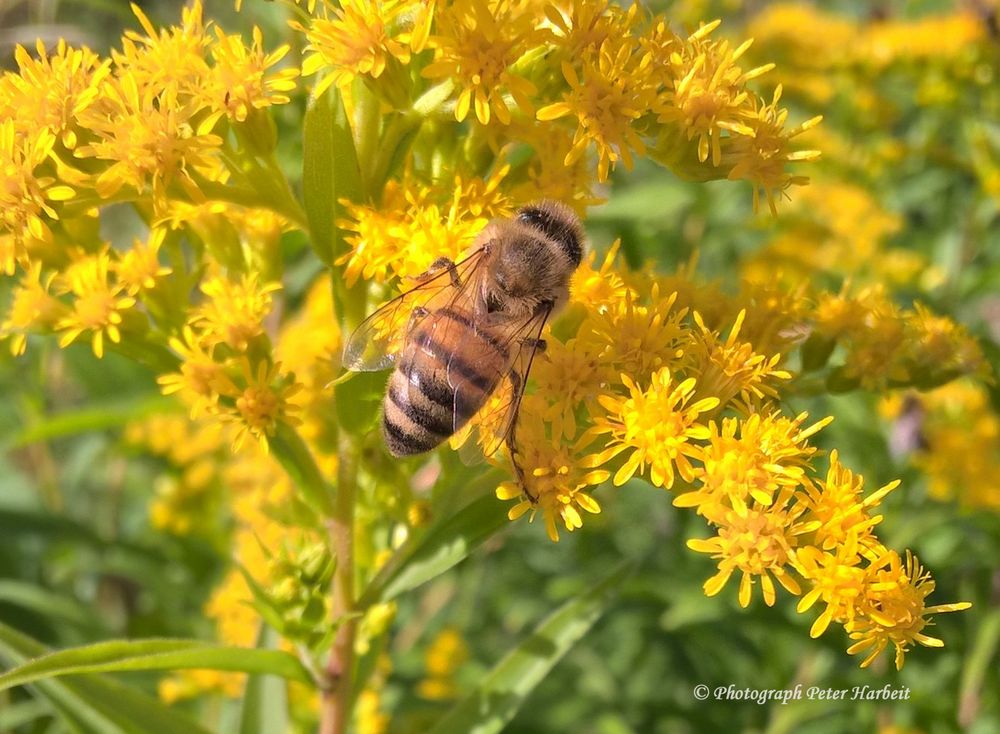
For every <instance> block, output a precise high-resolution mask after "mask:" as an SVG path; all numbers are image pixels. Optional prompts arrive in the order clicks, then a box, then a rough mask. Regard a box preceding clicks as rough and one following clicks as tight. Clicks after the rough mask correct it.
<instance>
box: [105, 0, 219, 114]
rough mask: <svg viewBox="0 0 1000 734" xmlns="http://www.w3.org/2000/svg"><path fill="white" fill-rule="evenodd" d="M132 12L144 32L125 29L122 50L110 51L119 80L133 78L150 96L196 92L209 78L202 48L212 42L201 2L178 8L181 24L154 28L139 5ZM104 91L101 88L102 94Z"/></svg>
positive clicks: (197, 0) (199, 0)
mask: <svg viewBox="0 0 1000 734" xmlns="http://www.w3.org/2000/svg"><path fill="white" fill-rule="evenodd" d="M132 12H133V13H135V17H136V18H137V19H138V21H139V25H141V26H142V29H143V31H145V35H143V34H142V33H138V32H136V31H126V32H125V36H124V37H123V38H122V48H121V51H112V52H111V57H112V59H114V62H115V66H116V67H117V76H118V77H119V79H124V78H132V79H134V80H136V81H137V82H139V83H140V84H141V86H142V88H143V90H144V92H148V93H149V94H150V95H151V96H155V95H158V94H159V93H161V92H164V91H167V90H169V91H170V95H169V97H168V99H176V98H177V97H178V96H181V95H188V94H194V93H196V92H197V91H198V90H199V89H200V88H201V85H202V83H203V80H204V79H206V78H207V77H208V63H207V62H206V61H205V49H206V48H208V46H209V45H210V44H211V38H210V37H209V35H208V33H207V32H206V31H207V25H206V24H205V22H204V20H203V13H202V2H201V0H194V1H193V2H192V3H191V4H190V5H189V6H187V7H185V8H184V9H183V10H182V11H181V24H180V25H179V26H171V27H169V28H162V29H160V30H159V31H157V29H156V27H155V26H154V25H153V24H152V23H151V22H150V21H149V18H148V17H146V14H145V13H144V12H142V9H141V8H139V6H138V5H136V4H134V3H133V4H132ZM105 93H106V91H104V90H102V96H103V94H105Z"/></svg>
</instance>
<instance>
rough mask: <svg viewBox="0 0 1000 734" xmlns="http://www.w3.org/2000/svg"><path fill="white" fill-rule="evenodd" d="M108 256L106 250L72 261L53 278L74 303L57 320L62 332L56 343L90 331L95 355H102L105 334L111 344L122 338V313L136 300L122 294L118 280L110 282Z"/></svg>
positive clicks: (73, 339) (71, 341) (62, 344)
mask: <svg viewBox="0 0 1000 734" xmlns="http://www.w3.org/2000/svg"><path fill="white" fill-rule="evenodd" d="M110 273H111V258H110V255H109V253H108V250H107V249H105V250H103V251H101V252H99V253H96V254H94V255H87V256H84V257H82V258H80V259H78V260H77V261H76V262H74V263H72V264H71V265H70V266H69V268H67V269H66V271H64V272H63V273H62V274H61V275H60V277H59V278H58V280H57V281H56V285H57V289H58V290H59V291H60V292H63V293H69V294H72V295H73V297H74V300H73V305H72V308H71V310H70V312H69V313H67V314H66V315H65V316H63V317H62V318H60V319H59V321H57V322H56V325H55V328H56V330H58V331H62V332H63V334H62V336H60V337H59V346H60V347H66V346H69V345H70V344H72V343H73V342H74V341H75V340H76V338H77V337H78V336H80V334H82V333H83V332H85V331H89V332H91V346H92V348H93V350H94V355H95V356H96V357H97V358H98V359H100V358H101V357H103V356H104V337H105V335H107V337H108V339H110V340H111V341H112V342H113V343H115V344H117V343H118V342H120V341H121V338H122V335H121V330H120V327H121V324H122V312H123V311H127V310H128V309H130V308H132V307H133V306H134V305H135V303H136V301H135V299H134V298H132V297H131V296H127V295H123V292H124V288H123V286H122V284H121V283H114V282H111V280H110V278H109V276H110Z"/></svg>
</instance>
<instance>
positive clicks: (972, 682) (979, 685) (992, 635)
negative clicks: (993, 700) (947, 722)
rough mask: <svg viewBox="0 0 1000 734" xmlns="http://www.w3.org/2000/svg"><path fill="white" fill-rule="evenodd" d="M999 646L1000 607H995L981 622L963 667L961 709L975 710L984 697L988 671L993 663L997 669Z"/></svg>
mask: <svg viewBox="0 0 1000 734" xmlns="http://www.w3.org/2000/svg"><path fill="white" fill-rule="evenodd" d="M997 647H1000V609H993V610H991V611H990V612H989V613H988V614H987V615H986V616H985V617H984V618H983V619H982V620H981V621H980V622H979V624H978V629H977V630H976V635H975V639H974V641H973V643H972V644H971V645H970V646H969V654H968V655H967V656H966V659H965V665H964V666H963V667H962V682H961V687H960V689H959V690H960V694H959V701H960V706H959V710H960V711H965V710H975V708H976V703H977V702H978V701H981V700H982V699H983V696H984V694H983V688H984V686H985V684H986V676H987V671H989V670H990V666H991V665H992V666H993V670H996V662H995V660H996V653H997ZM991 661H992V662H991ZM987 695H988V694H987Z"/></svg>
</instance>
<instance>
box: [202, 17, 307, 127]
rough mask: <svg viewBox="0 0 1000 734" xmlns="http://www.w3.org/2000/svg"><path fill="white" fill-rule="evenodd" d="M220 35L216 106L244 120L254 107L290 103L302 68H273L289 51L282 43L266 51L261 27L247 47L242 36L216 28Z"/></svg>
mask: <svg viewBox="0 0 1000 734" xmlns="http://www.w3.org/2000/svg"><path fill="white" fill-rule="evenodd" d="M215 34H216V36H217V37H218V40H217V41H216V43H215V44H214V45H213V46H212V60H213V61H214V62H215V63H214V65H213V66H212V72H211V80H212V83H213V85H214V89H213V90H212V92H211V97H212V106H213V107H214V108H215V109H217V110H219V111H220V112H223V113H225V114H226V115H228V116H229V117H230V118H232V119H233V120H236V121H237V122H244V121H245V120H246V119H247V116H248V115H249V114H250V112H251V111H252V110H255V109H263V108H265V107H270V106H271V105H277V104H287V103H288V101H289V96H288V93H289V92H291V91H292V90H293V89H295V77H297V76H298V74H299V72H298V69H295V68H284V69H280V70H277V69H272V67H274V66H276V65H277V64H278V63H280V62H281V60H282V59H283V58H284V56H285V54H287V53H288V46H287V45H284V46H280V47H278V48H277V49H275V50H274V51H271V52H270V53H266V52H265V51H264V38H263V34H262V33H261V31H260V28H257V27H254V29H253V44H252V45H251V46H249V47H248V46H247V45H246V44H244V42H243V38H242V37H241V36H238V35H226V34H225V33H223V32H222V30H220V29H219V28H216V29H215Z"/></svg>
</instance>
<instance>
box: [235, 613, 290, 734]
mask: <svg viewBox="0 0 1000 734" xmlns="http://www.w3.org/2000/svg"><path fill="white" fill-rule="evenodd" d="M277 644H278V633H277V632H275V631H274V630H273V629H272V628H271V627H269V626H268V625H266V624H265V625H262V626H261V630H260V636H259V638H258V640H257V647H258V648H259V649H263V650H266V649H271V648H274V647H275V646H276V645H277ZM286 685H287V684H286V683H285V681H284V680H282V679H281V678H278V677H275V676H273V675H251V676H250V677H248V678H247V685H246V689H245V690H244V692H243V702H242V706H241V708H240V728H239V734H273V732H283V731H286V730H287V729H288V691H287V688H286Z"/></svg>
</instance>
